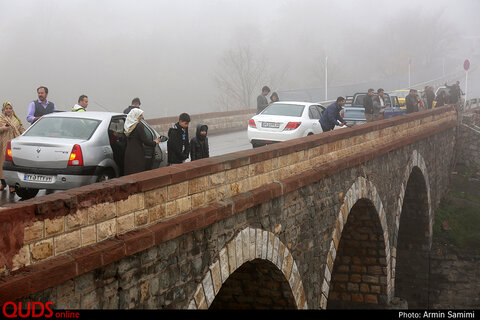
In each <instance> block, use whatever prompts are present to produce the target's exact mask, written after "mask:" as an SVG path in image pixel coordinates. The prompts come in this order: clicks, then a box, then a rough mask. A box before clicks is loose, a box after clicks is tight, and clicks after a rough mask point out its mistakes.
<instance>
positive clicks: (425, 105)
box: [363, 81, 463, 122]
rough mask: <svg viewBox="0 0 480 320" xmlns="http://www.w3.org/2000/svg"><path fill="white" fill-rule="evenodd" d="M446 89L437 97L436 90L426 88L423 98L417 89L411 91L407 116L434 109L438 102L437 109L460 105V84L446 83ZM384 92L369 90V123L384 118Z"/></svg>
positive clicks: (366, 99)
mask: <svg viewBox="0 0 480 320" xmlns="http://www.w3.org/2000/svg"><path fill="white" fill-rule="evenodd" d="M445 87H446V89H447V90H440V92H439V93H438V95H435V91H434V88H433V87H432V86H426V87H425V89H424V91H423V94H422V96H421V97H420V96H419V94H418V91H417V90H416V89H410V90H409V93H408V95H407V96H406V97H405V107H406V109H407V114H408V113H413V112H417V111H419V110H420V109H432V108H433V103H434V102H436V107H441V106H444V105H446V104H449V103H450V104H456V103H458V102H459V101H460V99H461V97H462V94H463V92H462V90H461V89H460V82H459V81H457V82H456V83H455V84H454V85H451V86H449V85H447V84H446V83H445ZM384 92H385V91H384V90H383V89H381V88H380V89H378V90H377V94H376V95H375V90H374V89H368V92H367V96H366V97H365V99H364V101H363V106H364V108H365V119H366V121H367V122H372V121H376V120H379V119H381V118H382V115H381V113H380V111H381V110H382V108H384V107H385V99H384ZM447 92H448V93H447Z"/></svg>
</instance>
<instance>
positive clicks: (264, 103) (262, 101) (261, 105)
mask: <svg viewBox="0 0 480 320" xmlns="http://www.w3.org/2000/svg"><path fill="white" fill-rule="evenodd" d="M269 92H270V88H269V87H267V86H264V87H263V88H262V94H260V95H259V96H258V97H257V114H259V113H260V112H262V111H263V110H264V109H265V108H266V107H268V106H269V103H268V100H267V94H268V93H269Z"/></svg>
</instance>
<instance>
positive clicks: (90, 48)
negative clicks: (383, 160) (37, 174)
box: [0, 0, 480, 126]
mask: <svg viewBox="0 0 480 320" xmlns="http://www.w3.org/2000/svg"><path fill="white" fill-rule="evenodd" d="M0 12H1V13H2V19H0V44H1V50H0V75H1V77H0V84H1V86H0V88H1V90H0V100H1V101H2V102H3V101H6V100H9V101H11V102H13V104H14V108H15V111H16V113H17V114H18V115H19V116H20V117H21V119H22V121H23V122H24V125H26V126H28V123H27V122H26V120H25V117H26V112H27V106H28V103H29V102H30V101H32V100H34V99H36V97H37V95H36V88H37V87H38V86H41V85H43V86H47V87H48V88H49V90H50V93H49V96H48V99H49V100H50V101H53V102H54V103H55V104H56V105H57V107H58V108H59V109H61V110H69V109H70V108H71V107H72V106H73V105H74V104H75V103H76V102H77V99H78V97H79V96H80V95H81V94H86V95H88V96H89V107H88V109H89V110H108V111H119V112H121V111H122V110H123V109H124V108H126V107H127V106H128V105H129V104H130V102H131V100H132V99H133V98H134V97H139V98H140V99H141V101H142V106H141V107H142V109H144V110H145V117H146V118H147V119H148V118H155V117H162V116H167V115H168V116H172V115H178V114H179V113H180V112H189V113H201V112H210V111H219V110H223V109H224V106H222V105H219V103H218V99H216V98H217V96H218V94H219V92H218V89H217V86H216V84H215V82H214V75H215V72H217V71H218V68H219V61H220V59H221V58H222V56H223V55H224V54H225V52H226V51H227V50H231V49H232V48H235V46H248V47H250V48H251V49H252V50H253V52H255V53H256V54H258V55H259V56H262V57H264V58H266V60H267V61H268V70H269V75H270V78H271V79H272V83H270V84H268V85H271V87H272V88H273V89H274V90H290V89H299V88H313V87H321V86H323V82H322V81H323V80H322V79H323V69H322V68H323V65H322V63H323V61H324V58H325V56H328V57H329V58H328V61H329V74H330V78H331V81H332V85H334V84H336V85H341V84H346V83H355V82H359V81H362V80H367V81H368V79H378V78H381V77H384V76H385V77H387V76H388V77H390V76H405V72H406V68H405V67H404V66H406V64H405V63H404V62H402V61H407V60H408V59H409V58H410V59H413V63H414V65H415V67H416V68H418V69H422V70H427V69H429V68H430V69H432V70H431V74H432V76H435V75H436V74H437V73H438V72H439V68H441V63H442V62H443V63H444V64H446V68H447V71H456V70H457V69H461V63H463V60H464V59H465V58H470V59H471V60H472V68H473V67H474V66H475V63H478V62H477V61H476V60H475V59H474V58H480V56H479V54H478V51H479V47H478V45H479V43H480V41H479V40H478V36H479V33H478V30H480V22H479V21H480V19H479V17H480V1H477V0H460V1H453V0H450V1H443V0H436V1H433V0H431V1H425V0H424V1H421V0H420V1H419V0H415V1H405V0H397V1H393V0H387V1H385V0H384V1H380V0H378V1H377V0H375V1H374V0H362V1H359V0H356V1H350V0H349V1H347V0H344V1H338V0H337V1H333V0H331V1H320V0H317V1H314V0H310V1H308V0H283V1H282V0H151V1H150V0H138V1H123V0H67V1H66V0H16V1H7V0H0ZM416 28H422V29H416ZM442 35H446V38H448V39H452V38H459V39H460V40H459V41H458V42H457V41H455V43H454V45H453V46H452V45H451V44H450V43H443V42H442V40H441V39H442ZM475 39H477V40H475ZM429 41H431V42H429ZM424 43H428V46H424V45H423V44H424ZM429 48H432V49H429ZM443 51H445V55H444V56H441V57H440V56H439V54H440V53H441V52H443ZM477 60H480V59H477ZM473 79H475V78H472V83H471V85H472V87H474V86H475V85H477V86H478V84H476V83H474V80H473ZM475 82H476V81H475ZM469 83H470V80H469ZM260 90H261V88H258V91H260ZM479 93H480V92H479ZM252 107H254V106H252Z"/></svg>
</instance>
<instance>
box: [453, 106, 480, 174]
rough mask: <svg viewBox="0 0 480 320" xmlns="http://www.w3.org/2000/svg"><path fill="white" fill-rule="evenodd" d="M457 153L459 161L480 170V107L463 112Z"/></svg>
mask: <svg viewBox="0 0 480 320" xmlns="http://www.w3.org/2000/svg"><path fill="white" fill-rule="evenodd" d="M456 155H457V162H458V163H460V164H463V165H466V166H467V167H470V168H476V169H477V170H480V109H473V110H470V111H469V112H466V113H465V114H463V118H462V123H461V125H460V126H459V129H458V145H457V149H456Z"/></svg>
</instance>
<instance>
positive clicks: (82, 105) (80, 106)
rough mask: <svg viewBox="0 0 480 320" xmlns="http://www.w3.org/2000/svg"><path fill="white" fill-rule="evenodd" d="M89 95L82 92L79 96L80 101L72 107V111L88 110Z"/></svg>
mask: <svg viewBox="0 0 480 320" xmlns="http://www.w3.org/2000/svg"><path fill="white" fill-rule="evenodd" d="M87 106H88V97H87V96H86V95H84V94H82V95H81V96H80V97H79V98H78V103H77V104H76V105H74V106H73V107H72V111H87Z"/></svg>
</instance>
